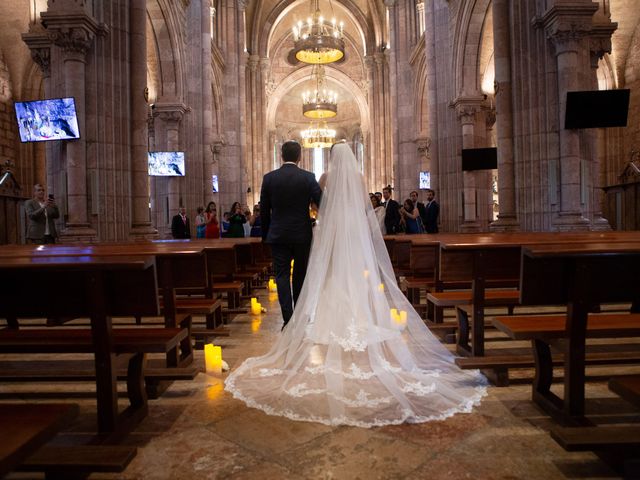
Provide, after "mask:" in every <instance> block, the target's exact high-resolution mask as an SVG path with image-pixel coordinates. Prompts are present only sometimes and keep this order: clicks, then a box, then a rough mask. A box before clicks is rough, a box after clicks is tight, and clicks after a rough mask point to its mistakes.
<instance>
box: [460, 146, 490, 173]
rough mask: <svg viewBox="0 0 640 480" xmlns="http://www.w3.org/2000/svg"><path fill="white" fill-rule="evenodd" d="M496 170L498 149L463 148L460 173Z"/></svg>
mask: <svg viewBox="0 0 640 480" xmlns="http://www.w3.org/2000/svg"><path fill="white" fill-rule="evenodd" d="M496 168H498V149H497V148H495V147H490V148H463V149H462V171H463V172H468V171H473V170H493V169H496Z"/></svg>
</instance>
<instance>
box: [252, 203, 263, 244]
mask: <svg viewBox="0 0 640 480" xmlns="http://www.w3.org/2000/svg"><path fill="white" fill-rule="evenodd" d="M251 222H252V223H251V235H250V236H252V237H262V219H261V218H260V205H254V207H253V218H252V220H251Z"/></svg>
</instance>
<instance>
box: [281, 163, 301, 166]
mask: <svg viewBox="0 0 640 480" xmlns="http://www.w3.org/2000/svg"><path fill="white" fill-rule="evenodd" d="M282 165H295V166H296V167H297V166H298V164H297V163H296V162H284V163H283V164H282Z"/></svg>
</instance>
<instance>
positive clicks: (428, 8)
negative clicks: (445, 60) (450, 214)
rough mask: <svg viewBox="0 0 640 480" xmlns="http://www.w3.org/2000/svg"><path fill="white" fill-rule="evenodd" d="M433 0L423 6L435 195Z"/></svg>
mask: <svg viewBox="0 0 640 480" xmlns="http://www.w3.org/2000/svg"><path fill="white" fill-rule="evenodd" d="M433 2H434V0H425V8H424V22H425V30H424V42H425V44H424V50H425V56H426V62H425V64H426V70H427V116H428V118H429V135H430V138H431V140H432V141H431V143H430V145H429V154H430V157H429V158H431V159H433V161H430V162H429V167H430V168H429V171H430V172H431V188H433V189H434V190H435V191H436V195H439V194H441V193H442V192H440V191H439V190H440V184H439V182H440V179H439V171H440V168H439V164H438V139H439V135H438V91H437V88H436V87H437V81H436V45H435V44H436V27H435V8H434V5H433Z"/></svg>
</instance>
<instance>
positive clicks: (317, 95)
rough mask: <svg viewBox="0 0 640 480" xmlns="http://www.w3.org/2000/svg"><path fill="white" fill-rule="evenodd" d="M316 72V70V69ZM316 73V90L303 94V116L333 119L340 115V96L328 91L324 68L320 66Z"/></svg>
mask: <svg viewBox="0 0 640 480" xmlns="http://www.w3.org/2000/svg"><path fill="white" fill-rule="evenodd" d="M314 70H315V68H314ZM314 73H315V77H316V85H315V90H312V91H306V92H304V93H303V94H302V114H303V115H304V116H305V117H307V118H316V119H323V118H333V117H335V116H336V115H337V114H338V94H337V93H335V92H333V91H331V90H327V88H326V85H325V76H324V67H323V66H322V65H318V69H317V71H315V72H312V74H311V75H312V76H313V75H314Z"/></svg>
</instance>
